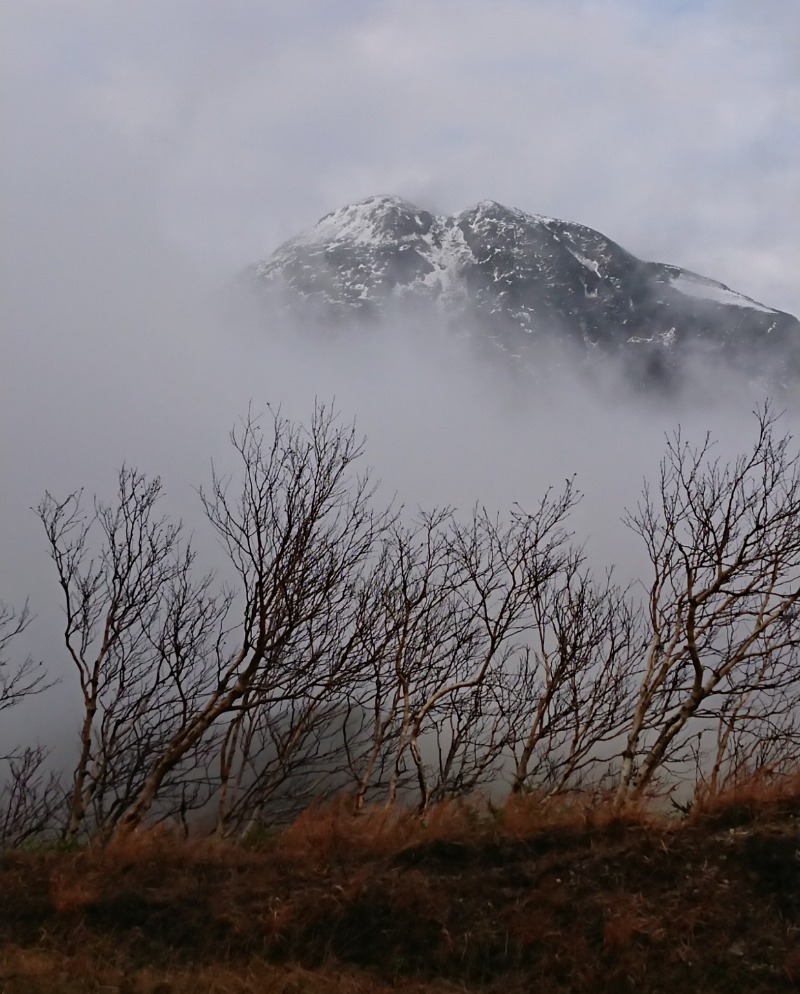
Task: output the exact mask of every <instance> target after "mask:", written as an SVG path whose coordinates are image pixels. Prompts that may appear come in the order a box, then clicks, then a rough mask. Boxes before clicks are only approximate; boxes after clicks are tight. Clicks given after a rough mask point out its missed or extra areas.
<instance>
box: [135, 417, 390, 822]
mask: <svg viewBox="0 0 800 994" xmlns="http://www.w3.org/2000/svg"><path fill="white" fill-rule="evenodd" d="M231 440H232V443H233V445H234V448H235V450H236V452H237V453H238V456H239V465H240V467H241V472H242V480H241V485H240V486H239V487H238V489H237V490H236V492H235V494H233V493H232V492H231V488H230V481H229V480H227V479H223V478H220V477H219V476H218V475H217V474H216V473H215V474H214V477H213V480H212V485H211V488H210V491H208V492H204V493H202V494H201V496H202V499H203V504H204V507H205V511H206V514H207V516H208V519H209V521H210V522H211V524H212V525H213V527H214V528H215V530H216V532H217V534H218V536H219V537H220V539H221V541H222V544H223V546H224V548H225V550H226V552H227V554H228V557H229V559H230V562H231V563H232V565H233V568H234V571H235V573H236V576H237V578H238V584H239V591H238V596H239V604H240V608H241V622H240V624H238V625H237V626H236V628H235V629H232V631H231V632H230V633H229V636H230V637H229V638H227V639H226V640H224V641H221V642H219V643H218V646H217V648H218V658H217V672H216V675H215V681H214V686H213V689H211V690H210V692H209V693H208V694H207V695H206V697H205V699H204V700H203V701H202V702H201V703H200V704H198V705H197V706H195V707H194V708H193V709H192V710H191V711H190V712H189V713H188V714H187V715H186V717H185V720H184V721H183V722H182V724H181V726H180V728H178V729H177V730H176V731H175V733H174V734H173V735H171V736H170V737H169V739H168V740H167V741H166V743H165V744H164V746H163V748H162V749H161V750H160V752H159V754H158V755H157V756H156V757H155V758H154V759H153V761H152V763H151V765H150V768H149V771H148V773H147V776H146V778H145V779H144V782H143V784H142V787H141V789H140V790H139V792H138V794H137V795H136V797H135V798H134V800H133V801H132V802H131V804H130V805H129V806H128V808H127V810H126V812H125V813H124V815H123V817H122V819H121V821H120V823H119V831H120V832H123V833H124V832H128V831H131V830H132V829H134V828H136V827H137V826H138V825H139V824H140V823H141V821H142V819H143V818H144V817H145V816H146V815H147V813H148V811H149V810H150V808H151V806H152V804H153V801H154V800H155V798H156V795H157V793H158V791H159V789H160V787H161V785H162V784H163V782H164V779H165V777H167V776H168V775H169V774H170V772H171V771H172V770H173V769H174V768H175V767H176V766H177V765H178V764H179V763H181V761H182V760H183V759H184V757H185V756H186V755H187V753H188V752H189V751H190V750H192V749H193V748H195V747H196V746H197V745H198V743H200V742H201V741H202V740H203V739H204V738H205V737H206V736H207V735H208V734H209V731H210V730H212V729H213V728H214V727H215V726H217V723H219V722H220V721H223V722H227V721H232V722H233V724H232V725H231V726H229V727H228V729H226V732H225V736H226V738H225V743H224V752H223V757H222V789H223V791H224V792H226V791H227V792H230V790H231V786H232V784H231V782H230V778H231V776H235V774H234V769H235V766H236V764H237V762H238V764H239V765H241V763H242V762H245V763H247V762H249V760H250V758H251V750H252V743H253V742H254V741H255V739H254V738H253V737H252V736H251V735H250V734H249V730H248V727H247V723H246V722H243V721H242V719H241V718H240V717H238V716H239V715H242V714H245V713H246V714H247V715H248V719H247V720H248V722H249V715H250V714H258V715H260V719H259V720H260V721H261V722H262V723H263V722H264V721H267V720H268V716H270V715H275V714H277V713H278V712H280V711H283V713H286V710H287V709H288V708H289V706H290V705H291V704H292V702H299V701H326V700H328V699H329V696H330V694H331V692H332V691H333V690H334V689H335V688H336V687H339V686H342V685H343V684H346V683H347V682H348V681H350V680H351V679H352V671H353V669H354V668H357V667H358V665H359V661H358V660H357V658H355V655H354V652H353V647H354V646H355V644H356V635H355V627H356V626H355V625H354V622H353V616H354V612H355V611H357V601H358V597H357V591H358V584H359V577H360V575H361V572H362V570H364V569H366V568H367V566H368V564H369V561H370V557H371V556H372V555H373V549H374V546H375V542H376V536H377V535H378V534H379V533H380V531H381V529H382V528H383V527H385V524H386V520H387V518H386V513H385V512H376V511H375V510H374V509H373V507H372V497H373V491H374V487H373V485H372V484H371V483H370V481H369V477H368V474H367V475H364V476H360V477H359V476H357V475H355V474H354V464H355V462H356V461H357V460H358V459H359V457H360V456H361V453H362V447H363V441H362V440H361V439H359V438H358V437H357V435H356V432H355V427H354V426H353V425H344V424H342V423H341V421H340V419H339V418H338V416H337V415H336V414H335V413H334V412H332V411H331V410H330V409H329V408H327V407H325V406H322V405H318V406H317V407H316V409H315V412H314V414H313V417H312V419H311V422H310V425H309V427H308V428H303V427H301V426H297V425H295V424H293V423H292V422H290V421H289V420H287V419H286V418H284V417H282V416H281V414H280V412H278V413H274V414H273V415H272V425H271V431H270V432H269V433H267V434H266V435H265V434H264V433H263V432H262V430H261V428H260V426H259V424H258V422H257V420H256V419H254V418H252V417H248V418H247V419H246V420H245V421H244V422H243V423H242V425H241V426H240V427H239V428H238V429H237V430H235V431H234V432H233V433H232V436H231ZM302 713H303V709H302V707H301V708H299V709H298V714H302ZM311 725H313V722H312V723H311ZM256 727H258V726H256ZM306 727H311V726H309V724H308V722H307V720H306V719H303V722H302V729H304V728H306ZM230 728H233V729H234V731H233V732H230ZM302 729H301V732H302ZM229 732H230V734H229ZM234 739H235V740H234ZM302 739H303V735H302V734H300V735H299V736H298V738H297V741H298V742H299V741H301V740H302ZM268 779H269V778H268ZM263 785H264V781H262V786H263ZM249 786H252V784H250V785H249ZM268 793H269V792H268V791H267V792H266V793H264V792H263V791H260V790H256V791H255V792H254V793H252V795H251V799H252V801H253V802H254V804H255V807H254V808H253V810H252V812H251V813H252V816H253V817H258V813H259V808H258V805H260V804H261V803H262V802H263V801H264V800H265V799H266V796H267V795H268ZM226 803H229V802H226ZM223 818H224V814H223Z"/></svg>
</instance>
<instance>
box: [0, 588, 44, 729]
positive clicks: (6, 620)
mask: <svg viewBox="0 0 800 994" xmlns="http://www.w3.org/2000/svg"><path fill="white" fill-rule="evenodd" d="M31 620H32V619H31V613H30V610H29V608H28V605H27V603H26V604H24V605H23V607H22V609H21V610H19V611H15V610H14V608H12V607H11V606H10V605H8V604H5V603H3V601H0V711H5V710H6V708H11V707H14V706H15V705H16V704H19V703H20V702H21V701H22V700H24V699H25V698H26V697H31V696H33V695H34V694H40V693H42V692H43V691H45V690H47V689H48V688H49V687H51V686H52V682H51V681H49V680H48V678H47V674H46V672H45V670H44V667H43V665H42V663H41V662H39V663H37V662H35V661H34V660H33V658H32V657H31V656H27V657H26V658H25V659H24V660H23V661H22V662H21V663H19V664H18V665H17V666H15V667H13V668H12V667H11V665H10V664H9V662H8V659H7V658H6V656H7V652H8V647H9V645H10V643H11V642H12V641H14V640H15V639H18V638H19V636H20V635H22V633H23V632H24V631H25V630H26V629H27V627H28V626H29V625H30V623H31Z"/></svg>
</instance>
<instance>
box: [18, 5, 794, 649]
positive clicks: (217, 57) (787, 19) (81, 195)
mask: <svg viewBox="0 0 800 994" xmlns="http://www.w3.org/2000/svg"><path fill="white" fill-rule="evenodd" d="M0 19H1V20H2V24H0V29H1V30H0V34H2V39H3V40H2V45H3V51H2V66H3V73H4V79H3V84H2V93H3V132H4V152H3V169H2V174H3V178H2V210H3V219H2V220H3V228H2V257H1V258H0V265H1V266H2V287H0V291H1V292H2V297H1V298H0V299H2V346H1V348H2V352H0V378H2V384H1V386H2V390H1V391H0V415H1V416H2V443H3V448H2V468H3V482H4V488H3V499H2V506H0V556H1V557H2V563H3V568H2V574H0V597H5V598H10V599H13V600H15V601H20V600H21V599H22V597H24V595H25V594H26V593H30V594H31V595H32V597H33V599H34V607H35V608H37V609H39V610H40V612H41V613H42V618H43V620H42V622H41V623H42V625H44V627H45V629H46V628H47V626H48V625H51V630H52V632H57V627H58V619H57V617H56V621H55V622H49V621H47V620H46V616H47V611H46V610H45V609H44V608H43V607H42V605H43V604H44V605H46V604H47V598H48V597H49V596H50V595H52V594H53V590H52V577H51V576H50V572H49V569H48V564H47V562H46V554H45V551H44V547H43V544H42V540H41V536H40V535H39V532H38V530H37V527H36V522H35V520H34V519H33V515H32V514H30V512H29V510H28V508H29V507H30V505H31V504H34V503H36V501H37V500H38V499H39V498H40V496H41V494H42V491H43V490H44V489H45V487H49V488H51V489H53V490H55V491H56V492H58V493H63V492H64V491H66V490H69V489H72V488H76V487H79V486H81V485H84V484H85V485H86V486H87V488H88V489H89V490H90V491H91V490H94V489H103V488H106V490H107V489H108V488H109V486H110V485H111V484H112V483H113V474H114V470H115V468H116V467H117V466H118V465H119V464H120V463H121V462H122V461H123V460H127V461H128V462H129V463H132V464H135V465H139V466H140V467H141V468H142V469H143V470H145V471H147V472H150V473H161V474H163V475H164V477H165V481H166V483H167V485H168V489H169V491H170V493H171V494H172V497H171V498H170V499H171V500H172V502H173V503H172V505H171V506H172V507H173V508H175V509H180V510H182V511H184V509H185V508H186V507H188V506H189V505H190V503H191V501H193V500H194V494H193V491H192V484H195V483H198V482H202V481H203V479H205V478H206V476H207V473H206V471H207V466H208V459H209V458H210V457H211V456H212V455H217V456H218V455H219V452H220V449H221V448H222V449H224V444H225V435H226V431H227V429H228V428H229V427H230V425H231V424H232V422H233V420H234V419H235V418H236V417H237V416H238V415H240V414H242V413H243V411H244V410H245V409H246V407H247V403H248V401H249V400H250V399H251V398H254V399H255V401H256V402H257V403H262V402H266V401H267V400H273V401H275V400H277V401H284V402H286V403H288V404H289V405H290V406H291V405H294V407H295V409H293V410H292V413H295V412H296V413H299V414H304V413H306V412H307V410H308V405H309V404H310V402H311V399H312V398H313V396H314V394H315V393H319V394H320V395H321V396H330V395H331V394H332V393H336V394H337V397H338V398H339V400H340V402H341V405H342V407H343V409H344V411H345V413H346V414H347V415H352V414H358V415H359V416H360V417H361V419H362V424H363V425H364V427H365V429H366V430H367V431H368V433H369V435H370V438H371V443H372V444H371V446H370V449H369V454H370V458H371V459H372V460H373V461H374V462H375V463H376V464H377V465H378V469H379V471H380V473H381V475H382V476H384V477H385V478H386V479H387V482H388V484H389V486H390V488H391V489H394V488H397V489H398V490H399V491H401V496H404V497H407V498H410V499H411V500H412V501H415V500H421V501H445V500H454V501H458V502H460V503H462V505H463V504H466V505H469V504H471V503H472V502H473V500H475V499H485V500H488V501H497V502H498V503H502V502H504V501H511V500H522V501H525V500H526V499H533V498H535V497H536V495H537V493H538V492H539V490H540V488H541V487H543V486H545V485H547V483H550V482H558V477H559V476H561V477H563V475H568V474H569V473H571V472H573V471H575V470H577V471H579V472H582V471H583V472H585V474H586V475H585V479H584V480H583V482H584V485H585V489H587V490H588V491H590V490H592V488H593V487H594V488H595V489H598V487H599V489H600V491H602V493H603V502H604V504H605V506H607V508H609V509H612V510H609V511H608V514H609V515H612V516H613V517H614V518H615V519H616V517H617V516H618V515H617V508H618V506H619V505H621V503H622V502H624V501H625V500H629V499H635V493H634V494H631V492H630V491H631V487H632V486H633V485H634V484H635V481H636V480H638V479H639V478H640V477H641V475H642V473H643V472H645V471H646V470H649V469H651V468H652V467H653V466H654V465H655V464H656V463H657V458H658V451H657V446H658V442H657V441H656V443H655V445H656V448H653V442H652V439H653V438H656V440H657V439H658V437H659V436H658V432H660V431H661V429H662V427H663V426H664V424H662V421H664V419H660V418H656V419H654V420H653V422H652V423H650V422H648V423H647V425H644V424H642V423H639V422H636V423H632V422H631V420H630V417H629V416H626V415H625V414H624V412H619V411H613V412H610V413H608V414H607V416H606V417H605V419H604V420H603V419H600V418H599V416H598V413H597V411H596V410H595V409H594V408H591V405H590V402H589V401H585V400H578V399H577V398H576V397H574V396H573V397H571V398H570V401H571V403H570V409H569V412H568V414H567V413H566V412H560V413H557V414H553V411H552V410H551V409H550V408H549V407H548V406H547V404H548V403H549V402H550V400H552V399H553V398H549V399H548V398H545V399H544V400H543V401H541V402H540V403H539V407H538V408H537V409H536V418H538V420H536V419H534V420H533V421H532V420H531V411H530V409H529V408H525V410H524V412H523V413H524V415H525V417H523V418H516V420H515V418H514V417H513V412H512V413H510V412H509V409H508V408H507V406H504V405H505V402H504V403H503V404H499V403H497V401H496V399H495V398H496V396H498V395H501V394H502V393H503V389H502V387H498V389H497V390H494V391H493V384H492V381H491V380H487V379H485V378H481V379H480V382H478V383H476V382H475V378H474V375H473V374H471V373H469V371H467V370H465V369H454V368H453V367H452V365H451V364H449V363H450V360H449V359H448V358H447V357H446V356H445V355H444V354H442V355H438V354H437V355H435V356H434V357H433V361H432V363H427V364H420V361H419V360H418V359H415V357H414V356H413V355H411V354H409V353H408V352H406V351H404V348H405V346H401V345H399V344H398V343H396V342H393V343H390V345H389V347H388V348H387V349H386V350H384V351H383V352H373V353H369V354H365V355H359V356H357V357H353V356H352V355H349V354H348V355H344V356H340V357H338V358H337V357H335V356H332V355H327V356H320V355H319V354H308V353H305V354H303V353H298V352H296V351H292V349H291V348H290V347H288V346H286V347H284V346H281V348H283V351H281V349H279V348H277V347H276V346H274V345H271V346H269V347H268V345H267V342H266V337H259V336H258V335H250V336H249V337H248V336H247V335H241V334H238V333H234V331H232V330H231V328H230V327H226V326H225V325H224V323H223V322H221V321H220V320H219V318H218V316H214V313H213V308H212V307H211V304H210V300H209V298H210V296H211V295H213V293H214V292H215V290H216V288H218V287H220V286H222V285H224V284H225V283H226V282H227V281H228V280H229V279H230V277H231V276H232V275H233V274H234V273H235V272H236V271H238V269H239V268H240V267H242V266H243V265H245V264H247V263H249V262H252V261H254V260H256V259H259V258H263V257H264V256H266V255H267V254H268V253H269V252H270V251H271V250H272V249H274V248H275V247H277V245H278V244H279V243H280V242H281V241H283V240H284V239H286V238H288V237H289V236H291V235H292V234H294V233H296V232H297V231H298V230H300V229H303V228H304V227H307V226H309V225H311V224H313V223H314V222H315V221H316V220H317V219H318V218H319V217H320V216H321V215H322V214H324V213H326V212H328V211H329V210H331V209H333V208H335V207H337V206H341V205H343V204H344V203H347V202H348V201H351V200H354V199H358V198H361V197H365V196H368V195H370V194H374V193H396V194H399V195H401V196H405V197H407V198H408V199H410V200H412V201H416V202H417V203H418V204H419V205H420V206H423V207H427V208H429V209H432V210H435V211H445V212H451V211H455V210H459V209H462V208H465V207H467V206H470V205H471V204H473V203H475V202H477V201H478V200H480V199H484V198H491V199H495V200H499V201H501V202H504V203H506V204H508V205H509V206H515V207H519V208H522V209H524V210H529V211H533V212H539V213H544V214H550V215H554V216H557V217H563V218H566V219H569V220H574V221H580V222H583V223H585V224H588V225H591V226H593V227H596V228H598V229H599V230H601V231H603V232H604V233H605V234H606V235H608V236H609V237H611V238H613V239H615V240H616V241H618V242H619V243H621V244H622V245H623V246H624V247H626V248H628V249H629V250H631V251H633V252H634V253H636V254H637V255H639V256H641V257H642V258H646V259H653V260H658V261H663V262H671V263H676V264H678V265H681V266H685V267H687V268H690V269H694V270H696V271H698V272H700V273H703V274H705V275H707V276H711V277H714V278H716V279H719V280H722V281H723V282H725V283H727V284H729V285H730V286H732V287H733V288H734V289H736V290H738V291H741V292H743V293H745V294H748V295H749V296H752V297H754V298H756V299H757V300H761V301H763V302H764V303H766V304H769V305H771V306H774V307H780V308H783V309H786V310H789V311H791V312H793V313H795V314H800V284H799V283H798V280H797V274H798V272H800V238H799V237H798V230H799V229H800V224H799V223H798V222H799V221H800V203H798V200H799V199H800V154H799V153H800V129H799V128H798V110H799V109H800V74H799V73H798V67H797V58H796V53H797V47H798V41H800V5H798V4H797V2H796V0H761V2H759V3H753V2H751V0H705V2H696V3H685V2H683V3H681V2H664V0H602V2H600V0H536V2H531V0H403V2H390V0H369V2H367V0H360V2H357V0H342V2H338V0H337V2H324V0H316V2H312V0H284V2H266V0H225V2H223V0H113V2H108V0H6V2H5V3H4V4H3V7H2V13H1V14H0ZM398 349H399V350H400V351H399V352H398V351H397V350H398ZM426 362H427V360H426ZM304 405H305V406H304ZM587 405H589V406H588V407H587ZM517 413H519V412H517ZM626 418H627V419H626ZM674 420H675V418H674V417H670V418H669V419H666V421H665V423H673V422H674ZM534 423H535V424H544V425H545V427H546V431H543V432H542V433H535V432H533V431H532V428H531V425H532V424H534ZM556 424H557V430H556V427H555V425H556ZM717 424H727V425H731V424H735V425H738V424H739V422H738V421H735V420H732V419H731V418H730V417H729V416H728V415H727V414H726V415H725V417H720V418H718V419H717ZM432 426H435V429H436V430H433V427H432ZM705 427H714V424H707V423H706V422H705V421H703V422H702V423H700V425H699V428H700V429H701V430H702V429H704V428H705ZM737 430H738V429H737ZM731 431H732V436H735V437H738V436H736V431H734V430H733V429H731ZM623 435H624V441H622V440H621V439H623ZM498 438H501V439H502V441H503V444H498ZM600 442H602V443H603V445H606V446H607V448H603V447H602V446H601V445H600ZM609 453H611V455H609ZM604 476H605V479H604V480H602V479H601V478H603V477H604ZM598 481H601V483H598ZM603 488H605V490H603ZM595 506H596V505H595ZM619 510H621V507H619ZM184 513H185V511H184ZM189 516H191V515H189ZM587 520H588V519H587ZM602 531H603V529H602V528H600V529H599V532H600V533H601V537H600V539H598V541H599V542H600V545H601V552H602V553H603V554H605V553H606V552H608V551H610V548H611V546H612V544H613V543H612V542H611V539H610V538H608V537H606V539H605V541H603V539H602ZM47 591H49V594H48V593H47Z"/></svg>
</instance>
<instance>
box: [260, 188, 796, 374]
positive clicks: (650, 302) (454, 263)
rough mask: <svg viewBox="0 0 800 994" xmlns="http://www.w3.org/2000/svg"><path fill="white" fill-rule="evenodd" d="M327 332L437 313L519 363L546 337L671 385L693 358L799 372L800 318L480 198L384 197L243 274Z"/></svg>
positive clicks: (752, 369) (578, 230) (594, 234)
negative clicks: (438, 210)
mask: <svg viewBox="0 0 800 994" xmlns="http://www.w3.org/2000/svg"><path fill="white" fill-rule="evenodd" d="M246 279H247V280H248V282H252V283H253V284H254V285H255V286H256V287H257V288H258V290H259V291H260V292H261V293H262V294H264V295H265V297H266V298H267V299H269V300H270V301H271V302H272V303H273V305H274V304H275V303H276V302H278V303H279V305H280V306H281V307H282V308H284V309H285V310H288V311H289V312H291V313H293V314H295V315H297V316H298V317H300V318H301V319H302V320H304V321H311V322H313V323H321V324H322V325H324V326H326V327H330V326H335V325H337V324H345V325H351V324H353V323H354V321H355V320H356V319H357V320H359V321H364V322H366V323H369V322H370V321H372V320H376V319H381V318H385V317H393V316H396V315H402V316H406V317H408V316H412V317H413V318H414V319H415V320H422V319H424V317H425V316H429V315H430V314H431V313H435V314H438V315H439V316H440V317H443V318H444V319H445V321H446V322H447V324H449V325H451V326H452V327H454V328H456V329H459V330H461V331H462V332H464V333H466V334H468V335H469V336H470V337H471V338H472V339H473V340H474V341H475V342H477V343H479V344H481V345H482V346H486V347H489V348H490V350H491V351H494V352H497V351H499V352H501V353H504V354H505V355H506V356H507V357H508V358H509V359H510V361H512V362H513V363H515V364H516V365H521V366H533V367H535V365H536V362H537V356H538V355H540V353H539V351H538V348H537V347H538V346H541V345H543V344H546V343H551V344H552V343H553V342H554V341H555V342H561V343H573V344H575V345H577V346H578V347H579V350H580V351H581V352H582V353H583V355H584V356H587V357H589V358H590V360H591V358H592V357H596V356H616V357H618V358H619V357H621V358H622V359H623V361H624V363H625V365H626V367H627V369H628V372H629V373H630V374H631V375H632V376H633V377H634V378H635V379H637V380H639V381H642V382H647V383H669V382H670V381H671V380H673V379H674V378H676V377H678V376H679V375H680V372H681V367H682V365H683V364H684V363H685V362H687V361H691V360H692V359H693V358H696V357H697V356H698V354H700V355H705V356H707V357H710V358H711V359H712V360H713V361H714V362H717V361H719V360H720V359H724V360H725V361H726V362H729V363H731V364H733V365H734V366H736V367H739V368H740V369H742V370H744V371H745V372H746V374H747V375H748V376H750V377H752V378H757V379H759V380H765V381H769V382H771V383H773V384H774V383H783V384H786V383H787V382H788V381H790V380H793V379H794V376H795V375H800V322H798V321H797V319H796V318H794V317H792V316H791V315H789V314H786V313H784V312H782V311H778V310H775V309H774V308H771V307H767V306H765V305H764V304H761V303H758V302H757V301H755V300H752V299H751V298H749V297H746V296H744V295H743V294H740V293H737V292H736V291H734V290H731V289H730V288H729V287H727V286H725V285H724V284H723V283H719V282H717V281H716V280H713V279H708V278H707V277H705V276H700V275H698V274H697V273H692V272H689V271H688V270H685V269H681V268H680V267H679V266H673V265H665V264H662V263H656V262H644V261H642V260H641V259H638V258H636V256H634V255H632V254H631V253H630V252H627V251H626V250H625V249H623V248H622V247H621V246H619V245H617V244H616V243H615V242H613V241H611V239H609V238H607V237H606V236H605V235H603V234H601V233H600V232H598V231H595V230H593V229H592V228H587V227H585V226H584V225H581V224H576V223H574V222H569V221H560V220H557V219H555V218H550V217H544V216H541V215H538V214H527V213H525V212H524V211H520V210H515V209H512V208H508V207H504V206H503V205H502V204H498V203H495V202H494V201H491V200H484V201H481V202H480V203H479V204H477V205H476V206H475V207H471V208H469V209H468V210H465V211H462V212H461V213H460V214H454V215H449V216H442V215H438V216H437V215H434V214H431V213H430V212H428V211H425V210H421V209H420V208H418V207H415V206H414V205H413V204H410V203H408V202H407V201H405V200H402V199H401V198H399V197H390V196H376V197H370V198H368V199H366V200H363V201H360V202H358V203H355V204H351V205H350V206H347V207H342V208H340V209H339V210H335V211H333V212H332V213H330V214H328V215H326V216H325V217H323V218H322V219H321V220H320V221H319V222H318V223H317V224H316V225H314V227H312V228H311V229H310V230H309V231H307V232H305V233H304V234H301V235H299V236H298V237H296V238H292V239H291V240H290V241H288V242H286V243H285V244H284V245H282V246H281V247H280V248H279V249H278V250H277V251H276V252H274V253H273V255H271V256H270V257H269V258H268V259H266V260H265V261H264V262H261V263H258V264H256V265H254V266H252V267H250V269H249V270H248V271H247V273H246Z"/></svg>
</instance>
